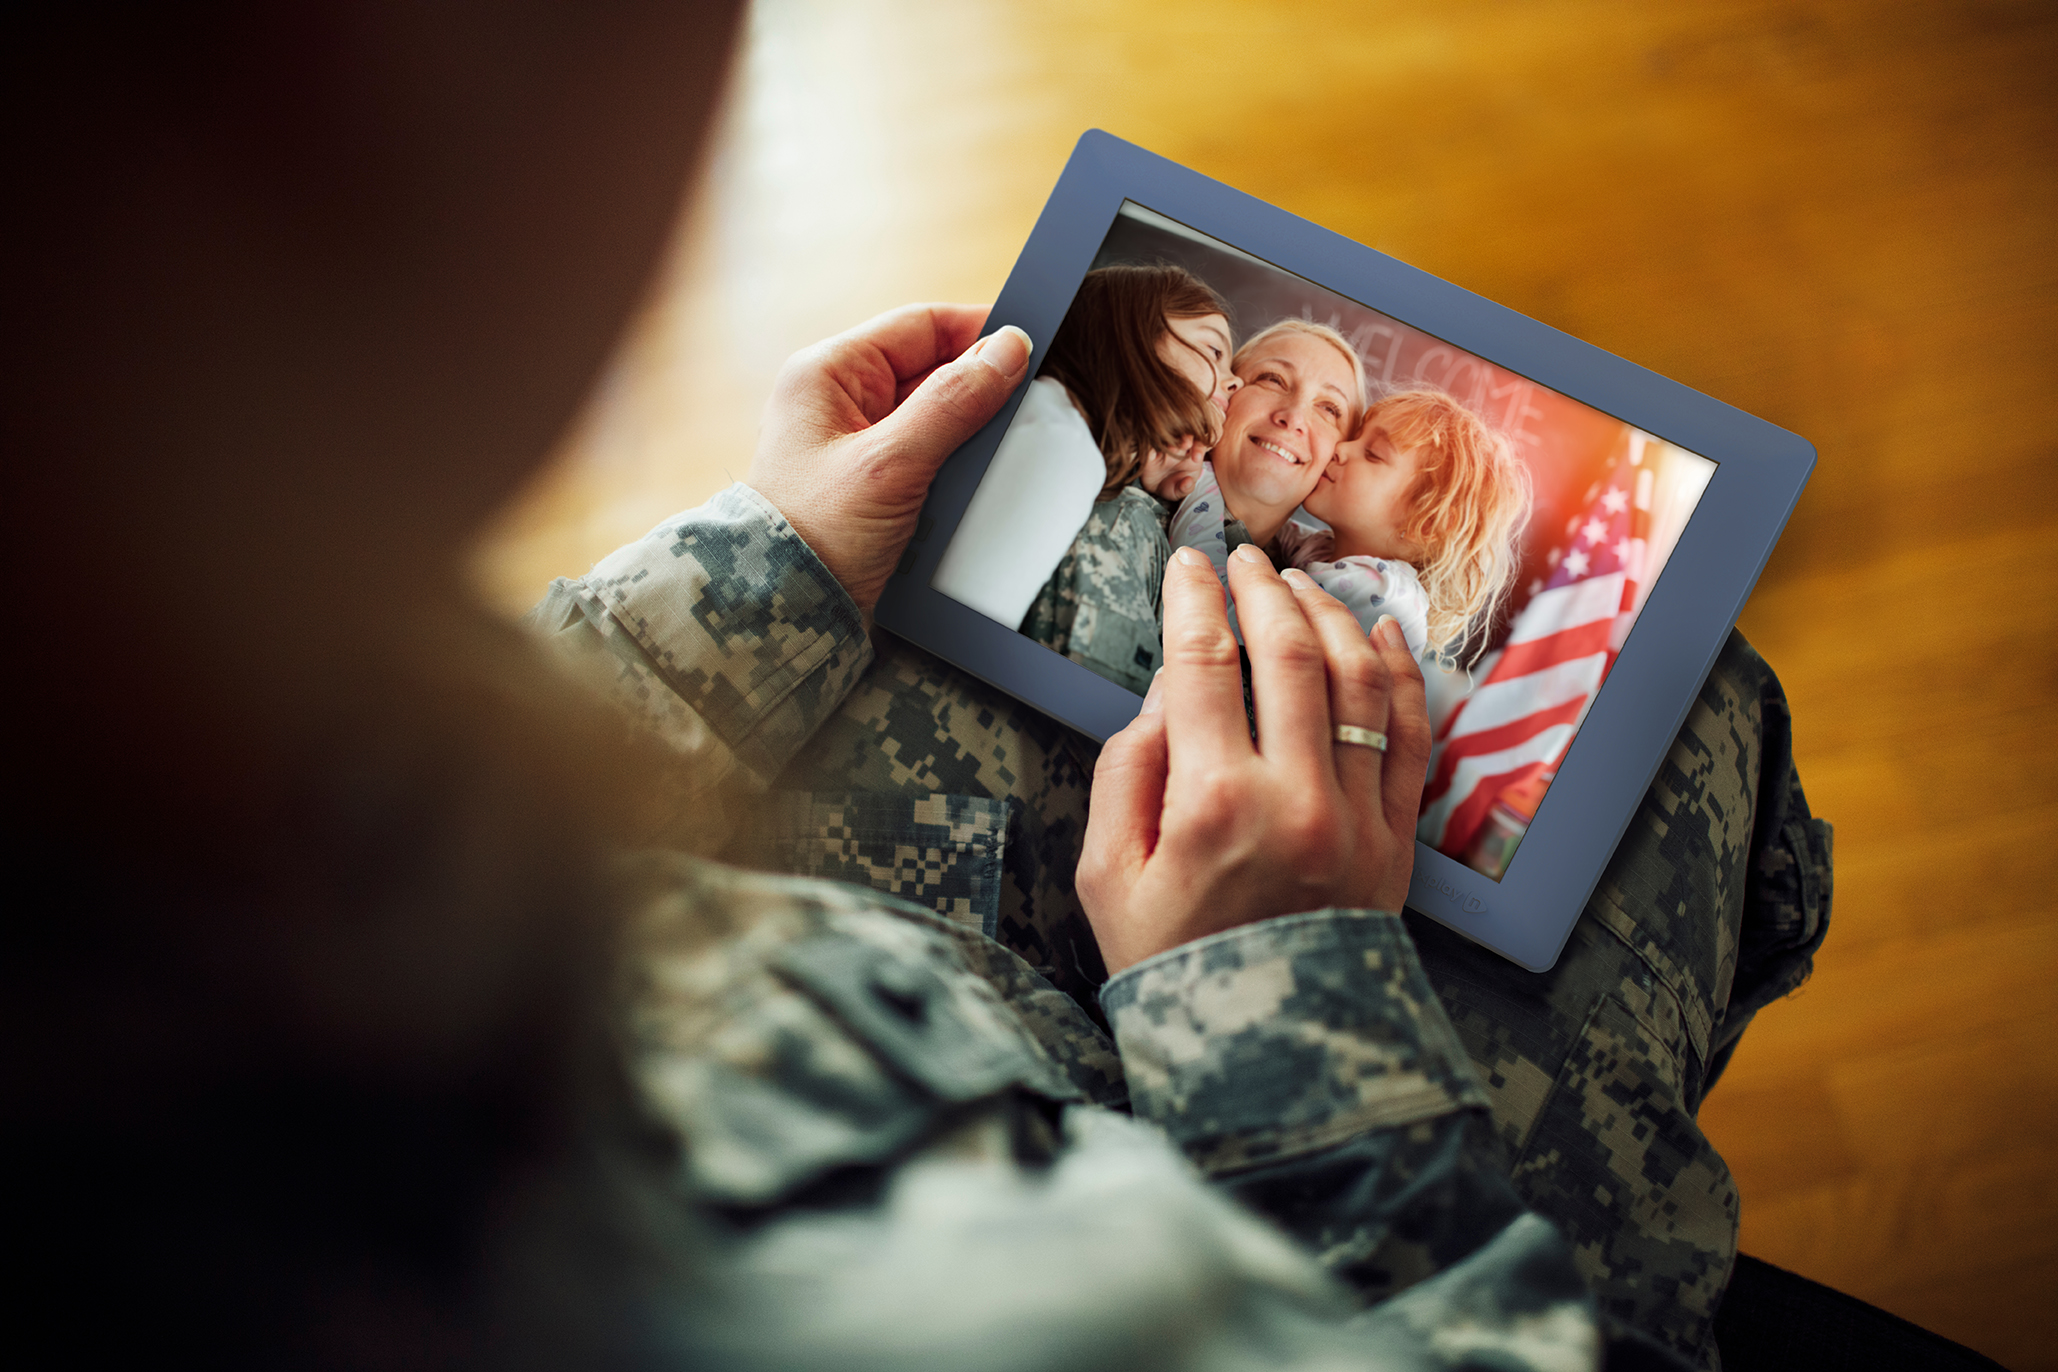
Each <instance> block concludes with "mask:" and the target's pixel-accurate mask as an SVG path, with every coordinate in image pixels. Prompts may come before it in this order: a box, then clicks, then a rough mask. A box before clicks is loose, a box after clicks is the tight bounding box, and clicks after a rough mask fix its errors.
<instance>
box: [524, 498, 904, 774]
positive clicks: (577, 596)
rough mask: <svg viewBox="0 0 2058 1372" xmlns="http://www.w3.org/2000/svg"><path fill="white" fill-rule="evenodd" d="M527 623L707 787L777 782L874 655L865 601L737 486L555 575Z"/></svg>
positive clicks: (775, 513)
mask: <svg viewBox="0 0 2058 1372" xmlns="http://www.w3.org/2000/svg"><path fill="white" fill-rule="evenodd" d="M529 621H530V624H531V625H532V627H534V628H536V629H538V630H540V631H541V632H542V633H543V634H544V635H546V637H548V638H549V639H550V640H551V642H552V643H553V644H554V646H556V647H557V648H558V649H559V650H560V653H561V656H562V657H563V658H564V659H566V660H567V661H568V662H570V663H571V664H572V665H573V666H574V667H575V669H578V670H581V671H582V673H583V674H584V675H586V676H588V677H589V678H591V679H593V680H594V681H595V682H596V684H599V685H600V686H602V688H603V689H604V690H605V691H606V693H607V694H608V695H609V696H610V697H612V698H613V699H614V700H615V701H616V702H617V703H618V704H619V705H620V706H621V707H622V708H623V709H624V710H626V711H627V712H629V714H630V715H631V716H632V717H633V718H634V719H635V720H636V721H637V722H638V723H639V724H641V725H642V726H644V728H645V730H646V732H648V733H649V734H650V735H652V736H653V737H655V738H656V739H658V740H659V741H660V742H662V743H663V744H664V745H666V746H667V747H668V748H669V749H670V750H671V751H672V752H673V753H674V754H675V755H676V756H677V757H679V758H680V760H682V761H685V762H689V763H691V765H692V770H693V772H694V774H695V775H696V777H697V778H698V784H700V785H701V786H703V787H713V786H715V785H717V784H719V783H721V782H723V781H725V780H727V779H728V778H730V777H731V776H732V775H739V776H741V777H742V779H744V780H746V781H747V782H748V783H750V784H752V785H754V786H763V785H765V784H768V783H769V782H770V780H771V778H772V777H774V776H775V775H777V773H778V771H779V769H780V768H782V767H784V766H785V765H786V763H787V761H788V760H789V759H790V758H791V757H792V756H793V754H794V753H795V752H796V751H798V750H799V748H800V746H801V745H802V744H803V743H804V742H806V741H807V739H808V738H809V736H811V735H812V734H813V733H814V732H815V730H816V729H818V728H819V727H820V726H821V725H822V723H823V722H824V721H825V720H826V719H827V718H828V717H829V715H830V714H831V712H833V711H834V710H835V709H836V707H837V706H838V705H840V704H841V703H842V701H843V698H844V697H845V696H846V695H848V694H849V692H850V689H851V687H852V686H853V685H855V684H856V682H857V679H858V676H859V674H860V673H862V672H863V671H864V669H865V667H866V665H867V664H869V663H870V662H871V660H872V647H871V642H870V640H869V639H868V638H867V637H866V633H865V625H864V622H863V620H862V619H861V618H860V616H859V614H858V609H857V606H856V604H855V603H853V602H852V600H851V598H850V596H849V595H848V594H846V593H845V591H844V589H843V587H842V586H840V585H838V584H837V582H836V579H835V578H834V577H833V576H831V575H830V574H829V569H828V568H827V567H825V566H823V565H822V561H821V559H820V558H818V557H816V556H815V553H814V550H813V549H811V548H809V547H808V546H807V544H806V543H805V542H803V541H802V540H801V538H800V535H799V534H797V533H795V532H794V530H793V526H792V525H790V524H788V523H787V522H786V520H785V518H784V517H783V516H782V515H780V513H779V512H778V511H777V510H776V509H774V508H773V507H772V505H771V503H770V502H768V501H767V500H766V499H765V498H764V497H763V496H761V495H759V494H758V493H757V492H756V491H753V490H751V489H750V488H749V487H748V486H744V485H741V484H739V485H735V486H731V487H730V488H729V489H728V490H726V491H723V492H722V493H721V494H719V495H717V496H716V497H715V498H714V499H713V500H711V501H709V502H708V503H707V504H705V505H702V506H700V507H699V508H697V509H692V510H687V511H685V512H684V513H682V514H678V515H674V516H673V517H672V518H670V519H668V520H666V521H665V522H664V523H662V524H660V525H658V526H657V528H655V529H653V530H652V531H651V532H650V533H649V534H648V535H647V536H645V537H644V538H642V539H639V540H638V541H636V542H634V543H631V544H629V545H628V546H627V547H624V548H621V549H618V550H617V551H615V552H613V553H611V554H609V555H608V556H607V557H605V558H603V559H601V561H600V562H599V563H598V564H597V565H595V567H594V568H593V570H592V571H590V572H588V573H587V574H586V575H585V576H583V577H578V578H561V579H559V580H558V581H556V582H554V583H553V584H552V585H551V588H550V591H549V593H548V594H547V595H546V596H545V598H544V600H543V602H542V603H541V604H540V605H538V606H537V607H536V609H535V610H533V611H531V612H530V616H529Z"/></svg>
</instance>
